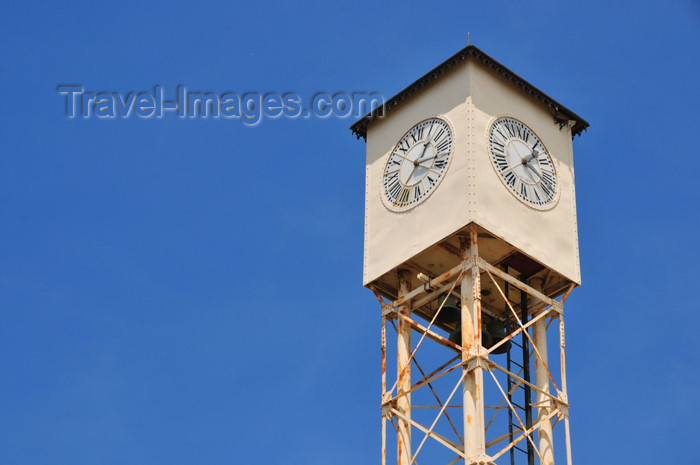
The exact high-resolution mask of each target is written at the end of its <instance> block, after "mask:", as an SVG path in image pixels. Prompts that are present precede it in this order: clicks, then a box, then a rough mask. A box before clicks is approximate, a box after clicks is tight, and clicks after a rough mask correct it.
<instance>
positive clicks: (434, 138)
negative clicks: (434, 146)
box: [433, 128, 446, 141]
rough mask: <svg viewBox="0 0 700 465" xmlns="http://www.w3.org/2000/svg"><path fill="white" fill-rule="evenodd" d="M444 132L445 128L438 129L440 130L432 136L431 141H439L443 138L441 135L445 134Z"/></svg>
mask: <svg viewBox="0 0 700 465" xmlns="http://www.w3.org/2000/svg"><path fill="white" fill-rule="evenodd" d="M445 132H446V131H445V128H440V130H439V131H438V132H436V133H435V135H434V136H433V141H438V140H440V138H441V137H442V136H443V134H445Z"/></svg>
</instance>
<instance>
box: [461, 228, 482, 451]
mask: <svg viewBox="0 0 700 465" xmlns="http://www.w3.org/2000/svg"><path fill="white" fill-rule="evenodd" d="M460 247H461V258H462V262H465V261H467V260H469V259H471V258H476V257H477V256H478V255H479V249H478V245H477V232H476V228H475V227H472V228H471V230H470V232H469V238H466V237H461V238H460ZM460 284H461V298H462V308H461V310H462V315H461V319H462V360H467V359H468V358H469V355H470V350H471V349H472V348H473V347H479V346H481V298H480V296H481V289H480V287H481V285H480V282H479V269H478V267H476V266H474V267H472V269H471V270H466V271H465V273H464V276H463V278H462V282H461V283H460ZM478 362H479V361H478V360H477V365H476V366H475V367H474V368H473V369H472V370H469V367H468V366H466V365H465V366H463V367H462V370H463V374H464V382H463V386H462V394H463V404H462V405H463V413H464V453H465V463H466V464H470V463H472V460H470V459H473V460H477V458H478V457H480V456H482V455H483V454H484V453H485V449H486V440H485V432H484V396H483V370H482V368H481V365H480V364H479V363H478Z"/></svg>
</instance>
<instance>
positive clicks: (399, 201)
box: [394, 187, 411, 207]
mask: <svg viewBox="0 0 700 465" xmlns="http://www.w3.org/2000/svg"><path fill="white" fill-rule="evenodd" d="M410 195H411V189H409V188H408V187H404V188H403V189H401V193H400V194H399V195H398V197H397V198H396V201H394V205H395V206H397V207H403V206H404V205H406V204H408V199H409V196H410Z"/></svg>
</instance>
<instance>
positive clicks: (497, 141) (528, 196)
mask: <svg viewBox="0 0 700 465" xmlns="http://www.w3.org/2000/svg"><path fill="white" fill-rule="evenodd" d="M489 153H490V154H491V163H493V167H494V168H495V169H496V172H497V173H498V174H499V176H500V177H501V181H503V184H505V186H506V187H507V188H508V189H509V190H510V191H511V193H512V194H513V195H515V196H516V197H517V198H518V199H520V200H521V201H523V202H525V203H526V204H528V205H530V206H532V207H535V208H540V209H547V208H551V207H552V206H554V203H555V200H556V199H557V194H558V183H557V171H556V168H555V167H554V162H553V161H552V157H551V156H550V155H549V152H547V148H546V147H545V146H544V145H543V144H542V142H541V141H540V139H539V137H537V135H536V134H535V133H534V132H533V131H532V129H530V128H529V127H527V126H525V125H524V124H523V123H521V122H520V121H518V120H516V119H513V118H498V119H497V120H495V121H494V122H493V123H492V124H491V128H490V130H489Z"/></svg>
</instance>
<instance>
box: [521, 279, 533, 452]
mask: <svg viewBox="0 0 700 465" xmlns="http://www.w3.org/2000/svg"><path fill="white" fill-rule="evenodd" d="M521 280H522V279H521ZM522 281H524V280H522ZM527 298H528V296H527V292H525V291H522V290H521V291H520V321H521V322H522V323H523V324H526V323H527V321H528V309H527ZM522 336H523V337H522V344H523V379H524V380H525V381H527V382H528V383H529V382H530V341H529V340H528V338H527V334H525V331H523V333H522ZM523 387H524V390H525V401H524V402H523V407H524V409H525V428H526V429H528V430H529V429H530V428H531V427H532V407H531V406H530V404H531V403H532V396H531V394H530V386H528V385H527V384H525V385H524V386H523ZM527 464H528V465H535V449H534V448H533V447H532V442H530V441H527Z"/></svg>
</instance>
